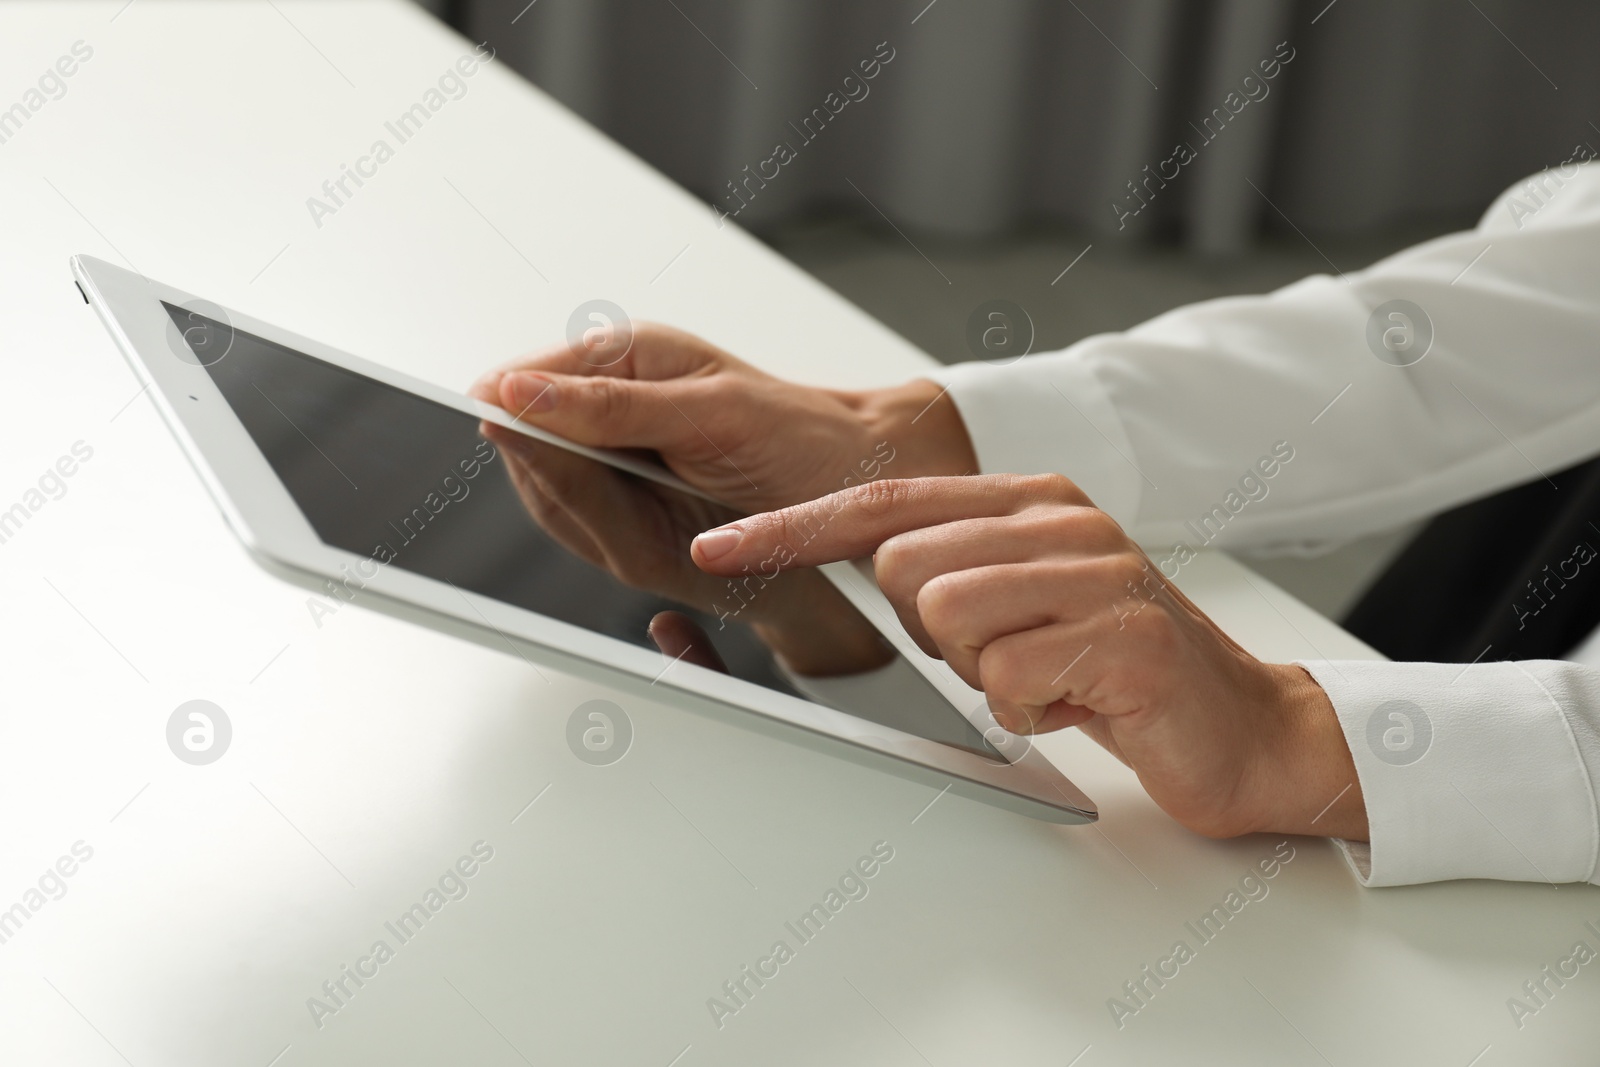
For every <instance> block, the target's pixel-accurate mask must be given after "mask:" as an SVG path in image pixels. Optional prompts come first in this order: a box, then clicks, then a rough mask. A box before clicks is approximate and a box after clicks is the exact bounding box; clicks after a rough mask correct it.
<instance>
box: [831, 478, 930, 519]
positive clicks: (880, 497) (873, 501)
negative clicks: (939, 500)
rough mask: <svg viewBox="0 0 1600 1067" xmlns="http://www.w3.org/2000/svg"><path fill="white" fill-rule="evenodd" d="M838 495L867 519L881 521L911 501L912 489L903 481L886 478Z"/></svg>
mask: <svg viewBox="0 0 1600 1067" xmlns="http://www.w3.org/2000/svg"><path fill="white" fill-rule="evenodd" d="M838 495H840V496H846V497H848V499H849V502H850V503H853V504H854V505H855V506H856V507H857V508H858V509H859V510H860V511H861V512H862V514H864V515H866V516H868V517H869V518H875V519H881V518H885V517H887V516H889V515H892V514H894V512H895V511H897V510H899V509H900V508H901V507H903V506H905V505H906V504H907V503H908V502H909V501H910V500H911V499H912V495H913V489H912V487H911V484H910V483H909V482H907V481H905V480H903V479H898V478H886V479H883V480H881V481H873V482H865V483H863V484H862V485H858V486H854V487H852V488H850V489H846V490H845V491H844V492H843V493H841V494H838Z"/></svg>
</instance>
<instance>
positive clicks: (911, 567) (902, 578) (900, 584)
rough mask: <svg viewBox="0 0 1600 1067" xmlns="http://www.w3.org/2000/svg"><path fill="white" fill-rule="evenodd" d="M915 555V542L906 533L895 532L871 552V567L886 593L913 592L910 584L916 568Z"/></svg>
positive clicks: (903, 593)
mask: <svg viewBox="0 0 1600 1067" xmlns="http://www.w3.org/2000/svg"><path fill="white" fill-rule="evenodd" d="M916 556H917V551H916V544H915V542H914V541H913V539H912V538H911V537H909V536H908V535H906V534H897V535H895V536H894V537H891V538H889V539H888V540H887V541H885V542H884V543H883V544H881V545H879V546H878V550H877V551H876V552H874V553H873V554H872V567H873V572H874V574H875V575H876V576H877V579H878V585H879V587H880V588H881V589H883V591H884V593H885V594H886V595H889V596H895V595H906V594H910V593H913V592H915V590H913V589H911V588H910V585H911V582H912V581H913V574H914V572H915V570H916ZM907 598H908V599H909V597H907Z"/></svg>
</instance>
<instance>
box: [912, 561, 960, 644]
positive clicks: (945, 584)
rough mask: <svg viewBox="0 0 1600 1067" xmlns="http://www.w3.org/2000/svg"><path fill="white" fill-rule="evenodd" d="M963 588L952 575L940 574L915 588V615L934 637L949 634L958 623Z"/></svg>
mask: <svg viewBox="0 0 1600 1067" xmlns="http://www.w3.org/2000/svg"><path fill="white" fill-rule="evenodd" d="M964 592H965V590H964V588H963V587H962V583H961V582H960V580H959V579H957V578H956V577H955V576H954V575H949V574H941V575H937V576H936V577H934V578H931V579H929V580H928V581H927V582H925V583H923V586H922V588H921V589H918V590H917V616H918V617H919V618H921V619H922V625H923V628H924V629H926V630H927V631H928V633H929V635H930V636H932V637H934V638H935V639H937V638H939V637H941V636H945V637H948V636H951V635H952V634H953V633H954V632H955V630H956V628H957V626H958V625H959V623H960V620H961V616H962V602H963V594H964Z"/></svg>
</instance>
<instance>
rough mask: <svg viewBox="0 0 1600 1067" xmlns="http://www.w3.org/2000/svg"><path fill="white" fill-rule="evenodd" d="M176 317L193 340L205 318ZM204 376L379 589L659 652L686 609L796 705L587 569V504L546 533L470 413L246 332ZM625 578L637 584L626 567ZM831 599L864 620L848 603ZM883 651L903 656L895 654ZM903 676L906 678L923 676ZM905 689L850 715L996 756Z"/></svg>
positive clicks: (318, 525) (713, 610)
mask: <svg viewBox="0 0 1600 1067" xmlns="http://www.w3.org/2000/svg"><path fill="white" fill-rule="evenodd" d="M163 306H165V307H166V309H167V312H168V314H169V315H170V316H171V317H172V318H173V321H174V322H175V323H176V324H177V326H178V328H179V330H180V331H181V330H185V329H188V328H191V326H192V324H193V323H194V322H195V321H196V320H197V318H200V317H197V316H196V315H195V314H194V313H193V312H190V311H186V310H184V309H182V308H179V307H175V306H174V305H172V304H166V303H165V302H163ZM211 325H212V326H213V327H214V328H220V329H227V327H221V326H220V324H216V323H214V322H213V323H211ZM206 370H207V372H208V373H209V374H210V376H211V379H212V381H213V382H215V383H216V385H217V388H218V389H219V390H220V391H221V393H222V395H223V397H224V398H225V399H226V400H227V402H228V404H229V406H230V407H231V408H232V409H233V412H234V414H235V415H237V416H238V418H239V421H240V422H241V423H242V424H243V425H244V428H245V430H246V431H247V432H248V433H249V434H250V436H251V438H252V439H253V440H254V441H255V444H256V445H257V447H259V448H260V449H261V452H262V454H263V455H264V456H265V457H266V459H267V462H268V463H269V464H270V465H271V467H272V469H273V471H274V472H275V473H276V474H277V476H278V478H279V479H280V480H281V481H282V483H283V485H284V487H285V488H286V489H287V490H288V492H289V495H290V496H291V497H293V499H294V501H295V503H296V504H297V505H298V506H299V508H300V510H301V512H302V513H303V514H304V515H305V517H306V520H307V521H308V522H309V523H310V525H311V528H312V529H313V530H315V531H316V534H317V536H318V537H319V538H321V539H322V540H323V541H324V542H325V543H327V544H329V545H332V546H334V547H336V548H341V549H344V550H346V551H348V552H353V553H356V554H358V555H361V556H365V557H369V558H370V559H371V560H372V561H373V563H371V564H363V565H362V566H361V567H360V568H359V570H364V571H365V572H366V574H367V575H368V576H370V575H371V574H374V573H376V570H375V568H376V567H378V566H388V565H393V566H397V567H400V568H402V569H404V570H408V571H411V572H414V573H416V574H420V575H424V576H426V577H429V578H433V579H436V580H438V581H443V582H449V583H451V584H453V585H455V586H457V587H459V588H461V589H465V590H470V591H472V592H474V593H479V594H481V595H483V596H487V597H493V598H494V599H496V600H500V601H503V602H504V603H507V604H511V605H514V606H516V607H519V608H525V609H527V610H529V611H533V612H537V613H538V614H540V615H545V616H549V617H550V618H553V619H559V620H560V621H562V622H566V623H570V624H572V625H575V626H581V627H584V628H585V629H588V630H592V631H594V632H596V633H601V634H605V635H607V636H610V637H615V638H619V639H621V640H623V641H627V642H630V643H632V644H635V645H641V646H644V647H646V648H654V645H653V644H652V643H651V641H650V638H649V636H648V634H647V627H648V626H649V623H650V620H651V619H652V618H653V617H654V616H655V615H656V613H658V612H660V611H662V610H667V609H674V610H678V611H682V612H684V613H685V614H687V615H689V616H690V617H691V618H693V619H694V620H695V621H696V622H698V623H699V624H700V626H701V628H702V629H704V630H705V631H707V632H708V633H709V634H710V635H711V640H712V643H713V644H714V645H715V646H716V649H717V652H718V653H719V654H720V655H721V657H722V659H723V661H724V662H725V663H726V664H727V666H728V669H729V672H730V673H732V674H733V675H735V676H737V677H739V678H742V679H744V680H746V681H749V682H754V683H756V684H758V685H762V686H766V687H767V688H770V689H775V690H778V691H780V692H784V693H790V694H793V693H794V689H793V687H792V686H790V685H789V683H788V682H787V681H786V680H785V678H784V677H783V674H782V673H781V672H780V671H779V670H778V669H777V667H776V664H775V663H774V661H773V657H772V654H771V653H770V652H769V651H768V650H767V648H766V646H765V645H763V644H762V643H761V641H760V640H759V639H758V638H757V637H756V636H755V634H754V633H753V632H752V631H751V630H750V628H749V627H747V626H745V625H742V624H741V623H740V622H738V621H734V622H731V623H729V622H727V621H726V619H727V617H728V615H729V613H728V611H727V610H726V609H721V610H719V609H718V608H717V607H716V606H714V605H713V604H710V603H697V604H684V603H679V602H675V601H674V600H671V599H668V598H666V597H663V596H660V595H657V594H655V593H651V592H645V591H642V590H640V589H636V588H633V587H630V586H629V585H627V584H624V582H623V581H620V580H618V578H617V577H614V576H613V574H612V573H610V572H609V571H608V570H607V569H606V568H605V567H602V566H597V565H595V563H591V562H590V561H589V559H585V558H583V557H582V556H580V555H579V554H577V553H575V552H574V551H572V550H569V547H568V546H578V547H580V548H581V549H582V550H583V552H584V555H587V556H589V557H590V558H598V559H601V561H602V562H604V561H605V558H606V557H605V556H604V554H603V553H598V552H597V551H595V550H594V548H593V539H592V538H590V539H589V540H588V541H585V540H584V538H585V537H586V536H587V535H586V534H585V526H584V521H585V518H588V521H589V522H590V523H593V522H594V519H593V517H592V516H585V515H584V514H583V510H584V508H583V506H582V504H581V503H580V504H579V506H578V507H576V508H574V507H571V506H563V505H560V504H558V503H556V502H555V500H554V499H552V498H549V497H544V498H542V499H543V500H544V503H543V506H541V507H539V508H537V509H536V510H537V511H538V515H537V521H535V516H534V515H533V514H530V510H529V507H528V506H526V505H525V503H524V497H525V496H526V494H527V487H526V486H524V493H523V494H522V495H519V493H518V490H517V487H516V485H515V484H514V483H513V479H512V477H511V475H512V473H513V467H512V464H511V463H509V462H508V459H507V457H506V456H504V455H501V454H500V450H499V449H497V448H496V446H495V445H493V444H492V443H491V442H489V441H487V440H485V439H484V438H483V437H482V436H481V435H480V434H479V432H478V419H476V418H475V417H473V416H472V415H468V414H465V413H463V412H461V411H457V410H455V409H454V408H450V407H447V406H445V405H442V404H437V403H435V402H433V401H431V400H427V399H424V398H423V397H420V396H417V395H415V394H413V393H409V392H406V391H405V390H402V389H399V388H396V387H394V386H391V385H387V384H385V383H383V382H379V381H376V380H374V379H371V378H368V377H366V376H364V375H361V374H357V373H355V372H354V371H349V370H346V369H344V368H342V367H338V366H335V365H333V364H331V363H327V362H324V361H323V360H319V359H316V358H314V357H311V356H308V355H305V354H304V353H300V352H296V351H294V350H293V349H290V348H287V347H285V346H283V345H280V344H277V343H275V342H272V341H268V340H266V339H264V338H261V337H256V336H254V335H252V334H248V333H245V332H243V331H240V330H234V331H233V337H232V343H231V345H230V346H229V348H228V350H227V354H226V355H225V356H224V357H223V358H221V359H220V360H216V361H215V362H211V363H209V365H207V367H206ZM537 447H538V448H540V449H544V450H548V451H549V454H550V459H551V462H552V463H554V464H556V467H555V468H552V471H553V472H558V473H559V475H560V481H561V482H562V483H563V484H565V485H566V486H567V487H568V490H569V492H570V491H571V487H573V486H580V487H585V489H584V491H585V492H588V493H591V494H599V493H601V492H602V491H603V490H604V488H605V487H606V486H607V485H611V484H613V483H612V482H610V481H607V480H608V479H624V480H638V479H637V476H636V475H632V474H628V473H626V472H622V471H619V470H617V469H615V468H612V467H610V466H607V465H605V464H601V463H598V462H596V461H594V460H591V459H588V458H587V457H582V456H579V455H577V454H576V453H571V452H567V451H566V450H565V449H557V448H555V446H550V445H539V446H537ZM557 468H559V470H558V471H557ZM650 491H651V492H653V493H658V494H662V495H670V498H675V499H668V503H669V504H672V505H674V506H676V505H677V504H678V503H680V502H681V506H683V507H684V508H689V509H694V508H699V509H705V508H707V507H711V505H708V504H707V503H706V502H703V501H700V500H699V499H698V498H694V497H691V496H689V495H688V494H684V493H680V492H678V491H677V490H673V489H669V488H667V487H664V486H658V485H655V484H654V483H651V484H650ZM717 521H721V520H719V519H715V518H713V519H712V520H711V521H709V522H708V523H707V525H715V524H716V522H717ZM653 533H658V532H656V531H651V530H646V529H639V530H632V531H629V534H630V536H632V537H633V538H635V539H641V540H637V541H636V543H637V545H638V546H639V547H638V548H637V551H639V552H649V551H653V552H657V553H659V552H663V551H671V552H681V553H682V554H683V557H684V558H687V555H688V541H687V539H685V540H684V541H683V542H682V543H681V544H670V545H668V544H661V543H657V542H656V541H650V540H648V539H649V538H650V537H651V535H652V534H653ZM658 539H659V534H658ZM611 558H613V559H615V558H620V557H616V556H615V555H614V554H613V557H611ZM614 569H616V570H617V571H618V572H619V573H622V574H623V575H624V576H625V577H626V576H627V569H626V565H625V563H624V564H623V565H617V566H616V567H615V568H614ZM357 570H358V569H357V568H352V569H351V575H350V577H351V581H350V584H349V585H348V588H349V589H350V590H359V588H360V586H361V584H362V577H361V574H360V573H357ZM341 592H342V591H341ZM828 592H829V593H830V594H831V595H835V596H839V597H840V600H841V601H842V602H843V603H844V604H845V605H846V609H847V610H848V611H850V612H852V613H854V612H855V609H854V608H853V607H848V601H844V600H843V597H842V595H840V594H837V592H836V591H834V590H831V589H830V590H829V591H828ZM346 598H348V596H346ZM312 610H313V611H315V610H316V608H315V606H314V605H313V608H312ZM719 615H720V616H722V617H723V622H722V624H721V625H719ZM885 652H886V654H887V655H897V654H895V653H893V652H892V650H890V649H888V647H887V644H886V643H885ZM905 673H906V676H907V677H908V679H909V678H911V676H912V675H913V674H914V672H910V671H908V672H905ZM908 685H909V686H915V687H919V691H917V692H907V693H906V694H904V699H902V700H900V701H897V702H896V705H895V706H894V707H887V706H884V707H876V708H850V709H847V710H848V711H849V713H850V714H853V715H856V716H858V717H861V718H865V719H868V720H870V721H873V722H876V723H879V724H880V725H884V726H890V727H893V728H895V729H899V730H902V731H905V732H907V733H911V734H915V735H917V736H920V737H924V738H927V739H928V740H932V741H938V742H941V743H943V744H947V745H953V746H955V747H957V748H961V749H965V750H967V751H969V752H974V753H977V754H979V755H983V756H987V757H989V758H994V759H998V758H999V754H998V753H997V752H995V751H994V749H993V748H991V747H990V746H989V745H988V743H987V742H986V741H985V740H984V739H983V736H982V734H981V733H980V732H979V731H978V730H977V729H975V728H974V727H973V726H972V724H971V723H969V722H967V720H966V719H965V718H964V717H963V716H961V715H960V714H958V713H957V712H956V711H955V709H954V708H953V707H951V705H950V703H949V702H948V701H947V700H946V699H945V698H944V697H943V696H941V695H940V694H939V692H938V691H937V690H935V689H934V688H933V687H932V686H931V685H930V684H929V683H928V682H927V681H925V680H924V679H922V678H921V677H920V676H917V677H915V679H914V680H913V681H909V682H908Z"/></svg>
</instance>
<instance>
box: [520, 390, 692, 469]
mask: <svg viewBox="0 0 1600 1067" xmlns="http://www.w3.org/2000/svg"><path fill="white" fill-rule="evenodd" d="M677 386H678V383H675V382H651V381H639V380H637V379H634V378H613V377H609V376H606V375H596V376H593V377H589V376H581V375H572V374H553V373H550V372H546V371H513V372H512V373H510V374H507V375H506V376H505V377H504V378H502V379H501V380H500V406H501V407H502V408H504V409H505V410H506V412H507V413H508V414H510V415H512V416H514V417H516V418H519V419H522V420H524V421H526V422H529V423H531V424H533V425H535V426H538V427H540V428H541V429H545V430H549V431H550V432H551V433H555V434H559V435H561V436H562V437H565V438H566V439H567V440H569V441H576V442H577V443H578V444H580V445H590V446H592V447H596V448H654V449H660V450H671V449H674V448H677V447H680V446H682V445H683V444H685V443H689V442H691V441H695V440H699V434H698V432H697V431H696V430H695V428H694V423H692V422H690V421H689V420H690V416H689V415H688V414H686V413H685V411H684V410H683V408H682V407H679V406H676V405H675V403H674V399H673V398H672V397H671V395H670V394H671V393H674V392H677V393H681V392H682V390H680V389H678V387H677ZM687 403H689V401H688V400H687V399H686V398H683V397H679V398H678V400H677V404H687ZM691 406H692V405H691Z"/></svg>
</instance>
